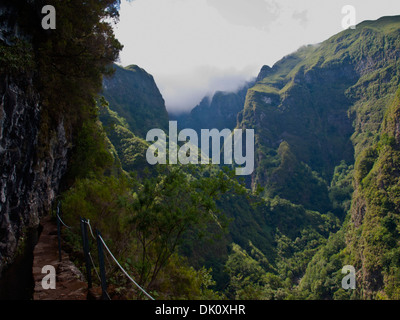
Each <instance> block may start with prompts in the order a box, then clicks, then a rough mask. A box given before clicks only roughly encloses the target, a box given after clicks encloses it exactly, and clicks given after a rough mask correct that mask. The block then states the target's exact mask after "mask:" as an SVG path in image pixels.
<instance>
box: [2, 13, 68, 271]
mask: <svg viewBox="0 0 400 320" xmlns="http://www.w3.org/2000/svg"><path fill="white" fill-rule="evenodd" d="M17 14H18V12H17V11H16V9H15V8H13V7H12V6H3V5H2V6H1V8H0V15H1V21H2V24H1V30H0V31H1V32H0V34H1V37H0V45H1V46H2V48H5V50H7V48H12V47H13V46H14V45H15V42H16V41H17V40H18V39H23V40H24V41H27V42H29V36H28V35H27V34H23V33H22V31H20V28H19V26H18V23H17ZM3 62H4V61H3ZM7 67H9V65H7ZM35 77H36V74H35V72H33V71H18V70H13V71H12V72H4V71H3V72H2V73H1V76H0V163H1V165H0V272H1V271H2V270H3V269H4V268H5V267H6V266H7V265H9V264H10V263H12V262H13V260H14V258H15V256H16V254H17V252H18V247H19V246H22V245H23V242H24V239H25V236H26V232H27V229H29V228H37V227H38V225H39V222H40V218H41V216H43V215H44V214H46V213H48V212H49V210H50V209H51V205H52V202H53V201H54V199H55V197H56V195H57V192H58V189H59V183H60V179H61V177H62V176H63V174H64V173H65V171H66V167H67V153H68V141H69V137H68V134H66V130H65V128H64V124H63V121H62V120H61V119H59V120H54V121H53V123H52V124H51V126H44V124H43V123H44V122H43V121H42V116H43V115H42V107H41V99H40V94H39V90H38V89H37V87H36V85H35Z"/></svg>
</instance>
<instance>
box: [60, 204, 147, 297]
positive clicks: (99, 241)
mask: <svg viewBox="0 0 400 320" xmlns="http://www.w3.org/2000/svg"><path fill="white" fill-rule="evenodd" d="M56 217H57V229H58V246H59V259H60V261H61V232H60V229H61V225H60V223H61V224H62V225H64V226H65V227H66V228H68V229H72V228H71V227H70V226H68V225H67V224H66V223H64V221H63V220H62V219H61V217H60V204H58V205H57V213H56ZM80 222H81V231H82V242H83V251H84V256H85V264H86V273H87V280H88V287H89V288H91V286H92V280H91V267H92V266H93V269H94V270H95V273H96V275H97V278H98V279H99V281H100V283H101V287H102V296H103V298H104V299H108V300H111V298H110V296H109V295H108V293H107V284H106V276H105V267H104V255H103V247H104V248H105V249H106V251H107V253H108V254H109V255H110V256H111V258H112V260H113V261H114V262H115V263H116V265H117V266H118V267H119V269H120V270H121V271H122V273H123V274H124V275H125V276H126V277H127V278H128V279H129V280H130V281H131V282H132V283H133V284H134V285H135V286H136V287H137V288H138V289H139V290H140V291H141V292H143V294H144V295H145V296H146V297H148V298H149V299H150V300H155V299H154V298H153V297H152V296H151V295H150V294H149V293H147V292H146V290H145V289H143V288H142V287H141V286H140V285H139V284H138V283H137V282H136V281H135V280H134V279H133V278H132V277H131V276H130V275H129V273H128V272H127V271H126V270H125V269H124V268H123V267H122V266H121V264H120V263H119V261H118V260H117V259H116V258H115V256H114V254H113V253H112V252H111V250H110V248H109V247H108V246H107V244H106V243H105V241H104V239H103V237H102V236H101V234H100V232H99V231H98V230H96V233H97V237H96V236H95V235H94V233H93V229H92V226H91V225H90V221H89V220H87V219H85V218H80ZM86 226H88V227H89V231H90V235H91V236H92V238H93V239H94V240H96V241H97V249H98V258H99V271H100V274H99V272H98V271H97V267H96V265H95V263H94V260H93V257H92V254H91V253H90V250H89V239H88V236H87V235H88V233H87V228H86Z"/></svg>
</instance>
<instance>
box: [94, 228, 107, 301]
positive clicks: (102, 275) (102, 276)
mask: <svg viewBox="0 0 400 320" xmlns="http://www.w3.org/2000/svg"><path fill="white" fill-rule="evenodd" d="M96 236H97V250H98V254H99V268H100V280H101V291H102V299H103V300H108V299H109V298H108V294H107V280H106V270H105V266H104V252H103V243H102V241H101V239H100V237H101V234H100V231H99V230H97V229H96Z"/></svg>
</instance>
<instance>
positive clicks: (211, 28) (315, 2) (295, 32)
mask: <svg viewBox="0 0 400 320" xmlns="http://www.w3.org/2000/svg"><path fill="white" fill-rule="evenodd" d="M346 5H351V6H352V7H353V8H354V9H355V22H356V24H358V23H360V22H362V21H364V20H376V19H378V18H380V17H382V16H392V15H400V1H399V0H379V1H376V0H348V1H342V0H333V1H328V0H279V1H278V0H131V1H126V0H125V1H122V3H121V9H120V20H119V22H118V23H117V24H116V25H115V26H114V32H115V34H116V37H117V38H118V40H119V41H120V42H121V43H122V44H123V45H124V49H123V50H122V52H121V54H120V60H119V61H117V63H118V64H120V65H122V66H128V65H131V64H136V65H138V66H140V67H141V68H143V69H145V70H146V71H147V72H148V73H150V74H151V75H153V77H154V79H155V81H156V84H157V86H158V88H159V89H160V92H161V94H162V95H163V98H164V100H165V103H166V107H167V110H168V112H170V113H175V114H177V113H182V112H188V111H190V110H191V109H192V108H194V107H195V106H196V105H197V104H198V103H199V102H200V101H201V99H202V98H203V97H204V96H206V95H211V94H213V93H214V92H215V91H235V90H237V89H238V88H239V87H240V86H241V85H243V84H244V83H245V82H246V81H249V80H251V79H252V78H254V77H256V76H257V75H258V73H259V71H260V69H261V67H262V66H263V65H269V66H273V64H274V63H275V62H277V61H278V60H280V59H281V58H283V57H284V56H285V55H287V54H290V53H292V52H294V51H296V50H297V49H298V48H300V47H301V46H302V45H308V44H317V43H319V42H322V41H324V40H326V39H328V38H329V37H331V36H333V35H335V34H336V33H338V32H340V31H342V30H343V29H344V26H343V21H344V22H345V24H346V23H347V22H348V21H350V20H349V19H348V18H349V14H350V12H349V11H344V12H342V10H343V7H344V6H346Z"/></svg>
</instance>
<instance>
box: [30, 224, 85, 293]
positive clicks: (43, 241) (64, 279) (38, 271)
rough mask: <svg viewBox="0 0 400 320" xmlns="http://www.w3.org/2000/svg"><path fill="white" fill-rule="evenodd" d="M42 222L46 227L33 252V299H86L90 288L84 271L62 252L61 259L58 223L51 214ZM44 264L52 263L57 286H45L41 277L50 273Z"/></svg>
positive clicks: (50, 264) (49, 264)
mask: <svg viewBox="0 0 400 320" xmlns="http://www.w3.org/2000/svg"><path fill="white" fill-rule="evenodd" d="M41 224H42V226H43V230H42V232H41V234H40V238H39V241H38V243H37V245H36V246H35V249H34V251H33V268H32V272H33V278H34V281H35V289H34V294H33V299H34V300H86V299H87V294H88V289H87V283H86V282H85V279H84V277H83V275H82V273H81V272H80V271H79V270H78V269H77V268H76V266H75V265H74V264H73V263H72V262H71V261H70V260H69V257H68V254H67V253H65V252H64V251H62V260H61V262H60V261H59V256H58V241H57V225H56V224H55V223H54V222H53V221H52V220H51V218H50V217H45V218H44V219H43V220H42V221H41ZM44 266H53V267H54V268H55V270H56V288H55V289H44V288H43V286H42V280H43V278H44V277H46V275H47V274H48V273H46V272H45V273H42V268H43V267H44Z"/></svg>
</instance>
